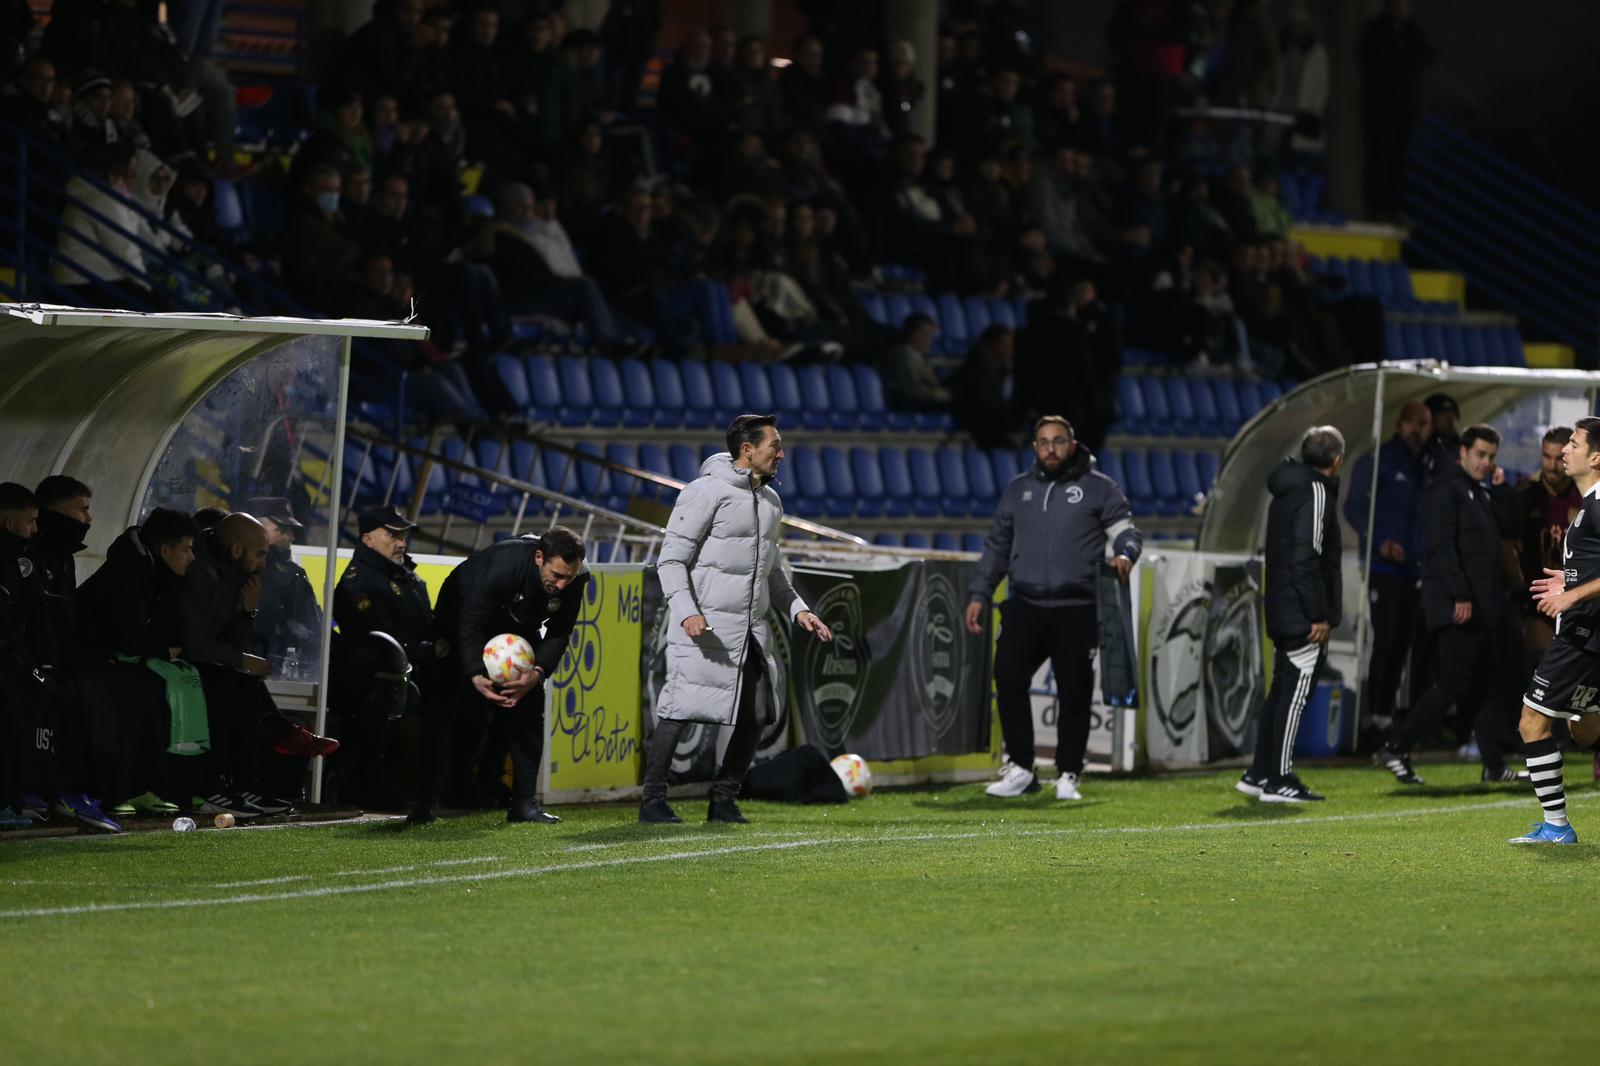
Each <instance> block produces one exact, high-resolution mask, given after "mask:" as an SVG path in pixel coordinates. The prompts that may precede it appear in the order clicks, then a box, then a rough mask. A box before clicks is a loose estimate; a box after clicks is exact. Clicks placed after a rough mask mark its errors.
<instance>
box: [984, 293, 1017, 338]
mask: <svg viewBox="0 0 1600 1066" xmlns="http://www.w3.org/2000/svg"><path fill="white" fill-rule="evenodd" d="M989 321H990V322H993V323H994V324H995V325H997V326H1004V327H1005V328H1006V329H1010V330H1014V329H1016V328H1017V315H1016V309H1015V308H1013V307H1012V306H1011V301H1010V300H1002V299H1000V297H998V296H992V297H990V298H989Z"/></svg>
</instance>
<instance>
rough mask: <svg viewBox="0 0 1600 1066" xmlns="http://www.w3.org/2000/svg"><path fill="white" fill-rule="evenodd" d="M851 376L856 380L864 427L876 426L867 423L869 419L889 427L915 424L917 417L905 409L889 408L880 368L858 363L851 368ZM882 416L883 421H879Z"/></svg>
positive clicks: (909, 426) (897, 428)
mask: <svg viewBox="0 0 1600 1066" xmlns="http://www.w3.org/2000/svg"><path fill="white" fill-rule="evenodd" d="M851 376H852V377H854V378H855V380H856V403H857V404H859V405H860V407H861V412H862V428H863V429H870V428H874V427H873V426H869V425H868V424H867V422H868V420H870V421H872V422H874V423H876V424H878V425H883V426H887V427H888V428H889V429H896V430H899V429H910V428H911V427H912V426H913V425H914V424H915V421H916V420H915V419H913V418H912V417H911V415H909V414H907V413H906V412H904V411H891V410H889V403H888V401H887V400H885V399H884V396H883V377H882V375H880V374H879V373H878V368H877V367H874V366H867V365H866V364H865V363H857V364H856V365H855V366H854V367H852V368H851ZM880 417H881V419H882V421H881V422H879V421H878V420H879V418H880Z"/></svg>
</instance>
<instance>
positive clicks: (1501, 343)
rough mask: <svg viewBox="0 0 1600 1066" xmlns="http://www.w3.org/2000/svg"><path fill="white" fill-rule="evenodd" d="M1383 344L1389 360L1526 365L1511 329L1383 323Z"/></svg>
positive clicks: (1447, 324)
mask: <svg viewBox="0 0 1600 1066" xmlns="http://www.w3.org/2000/svg"><path fill="white" fill-rule="evenodd" d="M1383 343H1384V354H1385V357H1386V358H1389V359H1443V360H1445V361H1447V362H1450V363H1454V364H1456V365H1457V366H1526V365H1527V358H1526V356H1524V354H1523V351H1522V336H1521V335H1520V334H1519V333H1518V332H1517V328H1516V327H1515V326H1478V325H1471V324H1469V323H1464V322H1437V321H1435V322H1386V323H1384V327H1383Z"/></svg>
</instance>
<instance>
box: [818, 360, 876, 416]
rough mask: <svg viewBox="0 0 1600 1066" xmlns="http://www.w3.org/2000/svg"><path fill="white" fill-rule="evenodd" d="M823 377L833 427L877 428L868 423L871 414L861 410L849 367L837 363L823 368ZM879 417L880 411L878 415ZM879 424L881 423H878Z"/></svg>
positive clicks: (854, 380) (854, 381)
mask: <svg viewBox="0 0 1600 1066" xmlns="http://www.w3.org/2000/svg"><path fill="white" fill-rule="evenodd" d="M823 378H824V381H825V383H826V385H827V386H828V401H829V402H830V403H831V404H832V405H833V428H834V429H855V428H856V427H857V426H860V427H861V428H862V429H877V428H878V426H877V425H870V426H869V425H868V423H869V422H871V421H873V419H872V418H871V416H869V415H867V414H866V413H865V412H864V411H862V410H861V400H860V397H859V396H857V394H856V379H855V378H854V377H853V376H852V375H851V373H850V371H849V369H847V368H846V367H842V366H839V365H838V364H837V363H835V364H832V365H830V366H827V367H824V368H823ZM879 417H880V418H881V417H882V416H881V413H880V415H879ZM880 424H881V423H880Z"/></svg>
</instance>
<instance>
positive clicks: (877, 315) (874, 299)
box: [861, 292, 889, 326]
mask: <svg viewBox="0 0 1600 1066" xmlns="http://www.w3.org/2000/svg"><path fill="white" fill-rule="evenodd" d="M861 306H862V308H863V309H865V311H866V312H867V317H868V318H870V319H872V321H874V322H877V323H879V324H881V325H885V326H887V325H888V324H889V311H888V309H887V308H886V307H884V304H883V297H882V296H881V295H879V294H878V293H876V292H864V293H862V294H861Z"/></svg>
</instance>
